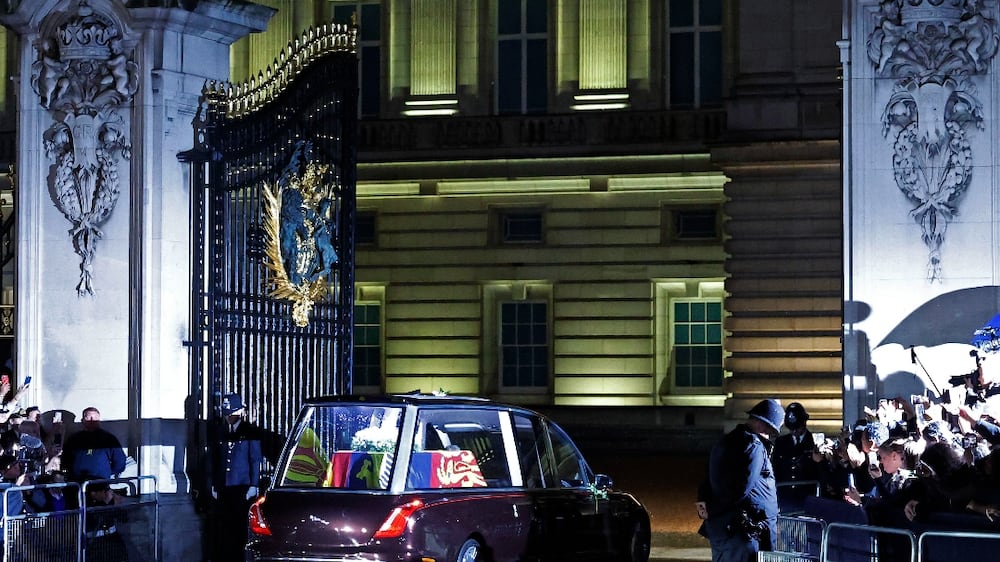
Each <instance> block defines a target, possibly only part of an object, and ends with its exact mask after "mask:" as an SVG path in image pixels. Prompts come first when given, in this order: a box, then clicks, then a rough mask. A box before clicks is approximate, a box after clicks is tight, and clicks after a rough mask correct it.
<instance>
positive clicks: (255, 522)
mask: <svg viewBox="0 0 1000 562" xmlns="http://www.w3.org/2000/svg"><path fill="white" fill-rule="evenodd" d="M265 497H266V496H261V497H260V498H258V499H257V501H255V502H253V505H251V506H250V516H249V524H250V531H251V532H253V533H254V534H257V535H264V536H268V537H269V536H271V528H270V527H268V526H267V521H265V520H264V513H263V512H262V511H261V509H260V506H261V505H262V504H263V503H264V498H265Z"/></svg>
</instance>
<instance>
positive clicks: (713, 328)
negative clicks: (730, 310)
mask: <svg viewBox="0 0 1000 562" xmlns="http://www.w3.org/2000/svg"><path fill="white" fill-rule="evenodd" d="M705 330H706V333H705V340H706V341H705V343H710V344H721V343H722V324H709V325H707V326H706V327H705Z"/></svg>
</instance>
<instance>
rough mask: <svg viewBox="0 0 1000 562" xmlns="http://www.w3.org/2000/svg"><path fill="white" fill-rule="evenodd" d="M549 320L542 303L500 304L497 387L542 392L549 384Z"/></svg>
mask: <svg viewBox="0 0 1000 562" xmlns="http://www.w3.org/2000/svg"><path fill="white" fill-rule="evenodd" d="M548 328H549V320H548V304H547V303H546V302H544V301H518V302H504V303H501V304H500V386H501V388H502V389H506V390H525V389H545V388H547V387H548V384H549V329H548Z"/></svg>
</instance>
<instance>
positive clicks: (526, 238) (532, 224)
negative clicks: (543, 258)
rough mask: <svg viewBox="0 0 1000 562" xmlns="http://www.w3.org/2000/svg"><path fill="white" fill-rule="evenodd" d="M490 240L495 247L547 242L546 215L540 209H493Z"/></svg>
mask: <svg viewBox="0 0 1000 562" xmlns="http://www.w3.org/2000/svg"><path fill="white" fill-rule="evenodd" d="M490 240H491V242H492V243H493V244H494V245H503V244H541V243H543V242H545V222H544V213H543V212H542V211H541V210H539V209H493V210H491V213H490Z"/></svg>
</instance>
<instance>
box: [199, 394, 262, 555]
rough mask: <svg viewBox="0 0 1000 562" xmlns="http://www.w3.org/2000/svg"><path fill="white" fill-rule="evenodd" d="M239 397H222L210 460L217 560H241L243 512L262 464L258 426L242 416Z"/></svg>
mask: <svg viewBox="0 0 1000 562" xmlns="http://www.w3.org/2000/svg"><path fill="white" fill-rule="evenodd" d="M242 413H243V400H242V399H241V398H240V397H239V396H238V395H236V394H229V395H226V396H225V397H224V398H223V400H222V415H223V419H222V420H221V423H220V427H219V429H218V433H217V434H218V435H219V436H220V437H221V438H220V439H219V442H218V444H217V446H216V450H215V455H214V456H215V459H214V463H213V477H212V489H213V491H214V495H215V496H216V499H217V500H218V502H217V505H216V508H217V517H216V520H217V522H218V525H219V528H220V532H219V534H218V535H217V537H218V539H219V540H218V541H217V542H216V547H217V551H216V553H217V560H243V558H244V557H243V549H244V547H245V546H246V540H247V512H248V511H249V509H250V504H251V503H252V502H253V501H254V499H255V496H256V494H257V484H258V482H259V481H260V468H261V465H262V463H263V454H262V452H261V431H260V429H259V428H258V427H257V426H256V425H254V424H252V423H250V422H248V421H246V420H244V419H242V417H241V416H242Z"/></svg>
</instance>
